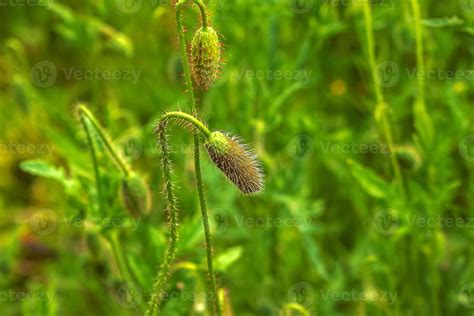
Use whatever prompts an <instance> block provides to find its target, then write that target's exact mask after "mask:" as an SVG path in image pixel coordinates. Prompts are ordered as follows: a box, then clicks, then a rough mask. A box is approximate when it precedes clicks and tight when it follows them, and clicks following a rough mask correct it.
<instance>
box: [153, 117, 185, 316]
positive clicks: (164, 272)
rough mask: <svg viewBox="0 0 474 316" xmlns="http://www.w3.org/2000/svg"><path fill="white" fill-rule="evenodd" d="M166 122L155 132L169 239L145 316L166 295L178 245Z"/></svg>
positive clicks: (175, 201) (156, 309)
mask: <svg viewBox="0 0 474 316" xmlns="http://www.w3.org/2000/svg"><path fill="white" fill-rule="evenodd" d="M166 124H167V123H166V120H164V121H162V122H160V124H158V126H157V129H156V132H157V134H158V145H159V146H160V150H161V154H162V158H161V162H162V167H163V176H164V179H165V191H166V198H167V213H168V226H169V239H168V244H167V248H166V251H165V257H164V260H163V263H162V264H161V267H160V272H159V273H158V277H157V279H156V281H155V284H154V286H153V291H152V296H151V298H150V301H149V306H148V310H147V312H146V315H149V316H151V315H154V314H155V312H156V311H158V310H159V307H160V303H161V301H162V300H163V298H164V295H165V293H166V291H165V285H166V281H167V279H168V276H169V271H170V267H171V264H172V262H173V260H174V258H175V256H176V250H177V247H176V246H177V243H178V238H179V235H178V212H179V209H178V203H177V198H176V195H175V187H174V184H173V181H172V164H171V159H170V157H169V153H170V149H169V146H168V141H167V137H166Z"/></svg>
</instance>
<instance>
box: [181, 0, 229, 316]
mask: <svg viewBox="0 0 474 316" xmlns="http://www.w3.org/2000/svg"><path fill="white" fill-rule="evenodd" d="M198 2H199V1H198ZM185 4H186V0H180V1H179V2H178V3H177V4H176V23H177V25H178V34H179V42H180V49H181V57H182V58H181V61H182V64H183V69H184V77H185V82H186V88H187V92H188V96H189V99H190V102H191V111H192V114H193V115H194V116H195V117H197V114H198V113H197V107H196V98H195V96H194V88H193V84H192V80H191V71H190V67H189V58H188V54H187V50H186V38H185V34H184V27H183V18H182V12H181V8H182V7H183V5H185ZM198 5H199V4H198ZM199 7H200V8H201V12H203V11H202V7H203V4H202V2H201V6H199ZM204 23H207V19H203V24H204ZM199 146H200V144H199V135H198V132H197V131H195V132H194V172H195V178H196V185H197V189H198V197H199V204H200V207H201V217H202V223H203V227H204V235H205V240H206V252H207V270H208V274H209V278H208V281H209V282H208V288H209V290H208V292H209V294H210V295H208V296H211V297H210V300H211V302H212V304H211V306H212V307H213V313H214V314H217V315H218V316H221V315H222V312H221V308H220V305H219V298H218V295H217V285H216V276H215V273H214V266H213V263H212V257H213V249H212V238H211V230H210V225H209V216H208V212H207V205H206V200H205V198H204V188H203V184H202V174H201V159H200V147H199Z"/></svg>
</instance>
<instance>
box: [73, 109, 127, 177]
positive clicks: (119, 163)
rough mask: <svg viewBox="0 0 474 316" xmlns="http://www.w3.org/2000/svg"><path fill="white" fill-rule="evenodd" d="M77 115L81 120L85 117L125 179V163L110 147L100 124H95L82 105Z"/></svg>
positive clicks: (92, 117)
mask: <svg viewBox="0 0 474 316" xmlns="http://www.w3.org/2000/svg"><path fill="white" fill-rule="evenodd" d="M79 115H80V116H81V118H83V117H86V118H87V120H88V121H89V122H90V123H91V125H92V126H93V127H94V129H95V130H96V132H97V134H98V135H99V137H100V138H101V140H102V142H103V143H104V145H105V147H106V148H107V151H108V152H109V154H110V156H111V157H112V160H113V161H114V162H115V163H116V164H117V166H118V168H119V169H120V171H122V173H123V174H124V175H125V176H126V177H128V176H129V175H130V168H129V167H128V165H127V164H126V163H125V161H124V160H123V159H122V157H120V155H119V154H118V153H117V151H116V150H115V148H114V146H113V145H112V141H111V140H110V138H109V136H108V135H107V133H106V132H105V131H104V130H103V129H102V127H101V126H100V124H99V123H98V122H97V120H96V119H95V117H94V115H93V114H92V113H91V112H90V111H89V109H87V108H86V107H85V106H84V105H80V106H79Z"/></svg>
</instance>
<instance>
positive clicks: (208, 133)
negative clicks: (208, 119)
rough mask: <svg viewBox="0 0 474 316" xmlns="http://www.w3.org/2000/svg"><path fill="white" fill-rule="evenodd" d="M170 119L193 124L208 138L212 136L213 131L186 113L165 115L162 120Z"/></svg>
mask: <svg viewBox="0 0 474 316" xmlns="http://www.w3.org/2000/svg"><path fill="white" fill-rule="evenodd" d="M169 118H175V119H182V120H185V121H187V122H189V123H191V124H193V126H194V127H196V128H198V129H199V130H200V131H201V132H202V133H203V134H204V135H205V136H206V137H207V138H209V137H210V136H211V131H210V130H209V129H208V128H207V127H206V125H204V124H203V123H202V122H201V121H200V120H198V119H196V118H195V117H194V116H192V115H189V114H187V113H184V112H168V113H166V114H165V115H163V118H162V120H167V119H169Z"/></svg>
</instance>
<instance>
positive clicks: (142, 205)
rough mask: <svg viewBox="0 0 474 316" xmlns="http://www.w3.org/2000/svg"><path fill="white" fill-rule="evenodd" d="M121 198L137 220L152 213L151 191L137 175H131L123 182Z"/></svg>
mask: <svg viewBox="0 0 474 316" xmlns="http://www.w3.org/2000/svg"><path fill="white" fill-rule="evenodd" d="M120 197H121V199H122V203H123V205H124V206H125V208H126V209H127V210H128V211H129V213H130V214H131V215H132V216H133V217H135V218H138V217H140V216H142V215H146V214H148V212H149V211H150V207H151V194H150V190H149V188H148V186H147V184H146V183H145V181H144V180H143V179H142V178H141V177H139V176H138V175H137V174H131V175H130V176H128V178H125V179H123V180H122V184H121V188H120Z"/></svg>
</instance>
